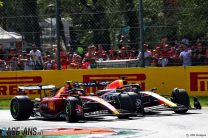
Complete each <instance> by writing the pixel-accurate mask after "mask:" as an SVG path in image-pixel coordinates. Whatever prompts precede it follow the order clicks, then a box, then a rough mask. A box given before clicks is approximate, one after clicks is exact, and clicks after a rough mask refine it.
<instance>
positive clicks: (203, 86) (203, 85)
mask: <svg viewBox="0 0 208 138" xmlns="http://www.w3.org/2000/svg"><path fill="white" fill-rule="evenodd" d="M190 90H191V91H201V92H205V91H208V72H191V73H190Z"/></svg>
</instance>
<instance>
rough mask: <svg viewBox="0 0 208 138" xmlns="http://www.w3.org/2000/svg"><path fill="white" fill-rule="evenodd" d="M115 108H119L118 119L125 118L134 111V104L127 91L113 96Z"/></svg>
mask: <svg viewBox="0 0 208 138" xmlns="http://www.w3.org/2000/svg"><path fill="white" fill-rule="evenodd" d="M115 103H116V108H117V109H119V110H120V114H119V115H118V118H119V119H127V118H128V117H129V116H130V114H131V113H132V112H135V105H134V103H133V101H132V99H131V97H130V96H129V94H128V93H121V94H119V95H118V96H117V98H115Z"/></svg>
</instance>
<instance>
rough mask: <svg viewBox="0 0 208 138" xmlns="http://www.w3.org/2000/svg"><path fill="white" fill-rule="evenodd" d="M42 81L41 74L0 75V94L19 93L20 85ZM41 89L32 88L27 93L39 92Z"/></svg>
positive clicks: (35, 83)
mask: <svg viewBox="0 0 208 138" xmlns="http://www.w3.org/2000/svg"><path fill="white" fill-rule="evenodd" d="M41 82H42V77H41V76H29V77H0V96H1V95H2V96H6V95H17V91H18V86H22V85H37V84H40V83H41ZM39 93H40V91H39V90H36V91H34V90H30V91H28V92H27V93H26V94H28V95H34V94H39Z"/></svg>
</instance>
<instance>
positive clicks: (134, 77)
mask: <svg viewBox="0 0 208 138" xmlns="http://www.w3.org/2000/svg"><path fill="white" fill-rule="evenodd" d="M121 76H125V77H126V80H127V81H128V82H129V83H140V84H141V86H142V89H145V80H146V75H145V74H103V75H83V82H90V81H98V82H101V81H109V82H112V81H114V80H117V79H119V77H121ZM103 88H104V87H100V88H98V89H103ZM96 90H97V88H95V87H94V88H91V89H90V88H88V89H87V92H88V93H89V92H95V91H96Z"/></svg>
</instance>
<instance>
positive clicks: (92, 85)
mask: <svg viewBox="0 0 208 138" xmlns="http://www.w3.org/2000/svg"><path fill="white" fill-rule="evenodd" d="M109 83H110V82H108V81H101V82H74V84H73V85H74V87H79V86H86V87H100V86H107V85H108V84H109Z"/></svg>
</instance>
